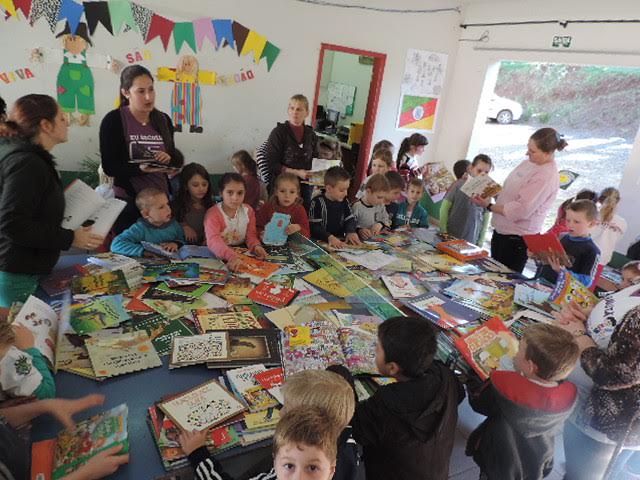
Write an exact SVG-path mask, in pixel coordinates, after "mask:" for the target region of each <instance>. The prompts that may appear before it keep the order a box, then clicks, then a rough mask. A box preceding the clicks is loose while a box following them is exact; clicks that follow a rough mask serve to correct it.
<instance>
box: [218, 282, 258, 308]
mask: <svg viewBox="0 0 640 480" xmlns="http://www.w3.org/2000/svg"><path fill="white" fill-rule="evenodd" d="M251 290H253V285H252V284H251V281H250V280H249V279H248V278H237V277H232V278H230V279H229V281H228V282H227V283H226V284H224V285H219V286H216V287H214V289H213V291H214V293H215V294H216V295H219V296H220V297H222V298H224V299H225V300H226V301H228V302H229V303H232V304H234V305H246V304H247V303H251V300H250V299H249V298H248V295H249V292H250V291H251Z"/></svg>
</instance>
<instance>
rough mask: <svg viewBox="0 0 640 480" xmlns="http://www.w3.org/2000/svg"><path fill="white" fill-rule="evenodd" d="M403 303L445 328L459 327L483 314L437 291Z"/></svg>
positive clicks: (478, 318) (479, 317)
mask: <svg viewBox="0 0 640 480" xmlns="http://www.w3.org/2000/svg"><path fill="white" fill-rule="evenodd" d="M403 303H404V304H405V305H406V306H407V307H409V308H410V309H411V310H413V311H414V312H416V313H417V314H418V315H420V316H421V317H423V318H426V319H427V320H429V321H430V322H432V323H433V324H435V325H437V326H438V327H440V328H443V329H445V330H449V329H451V328H457V327H459V326H460V325H465V324H467V323H470V322H475V321H477V320H480V319H481V318H482V314H480V313H478V312H476V311H475V310H471V309H470V308H467V307H465V306H464V305H460V304H459V303H457V302H454V301H453V300H451V299H449V298H447V297H445V296H444V295H440V294H439V293H435V292H430V293H425V294H424V295H421V296H419V297H416V298H412V299H410V300H406V301H404V302H403Z"/></svg>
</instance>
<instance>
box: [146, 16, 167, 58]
mask: <svg viewBox="0 0 640 480" xmlns="http://www.w3.org/2000/svg"><path fill="white" fill-rule="evenodd" d="M174 25H175V24H174V23H173V22H172V21H171V20H167V19H166V18H164V17H161V16H160V15H156V14H154V15H153V17H152V18H151V25H149V31H148V33H147V37H146V38H145V41H144V43H149V42H150V41H151V40H153V39H154V38H156V37H160V40H162V45H163V46H164V49H165V50H166V49H167V48H168V47H169V39H170V38H171V34H172V33H173V26H174Z"/></svg>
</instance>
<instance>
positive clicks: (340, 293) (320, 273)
mask: <svg viewBox="0 0 640 480" xmlns="http://www.w3.org/2000/svg"><path fill="white" fill-rule="evenodd" d="M302 279H303V280H305V281H306V282H309V283H310V284H312V285H315V286H316V287H320V288H321V289H322V290H325V291H326V292H328V293H330V294H331V295H335V296H336V297H342V298H346V297H348V296H349V295H351V294H352V292H351V291H350V290H348V289H347V288H345V287H344V286H343V285H341V284H340V283H339V282H338V281H337V280H336V279H335V278H334V277H333V276H332V275H331V274H330V273H329V272H328V271H327V270H326V269H324V268H319V269H318V270H316V271H315V272H311V273H309V274H307V275H305V276H304V277H302Z"/></svg>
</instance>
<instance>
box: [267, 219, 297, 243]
mask: <svg viewBox="0 0 640 480" xmlns="http://www.w3.org/2000/svg"><path fill="white" fill-rule="evenodd" d="M290 222H291V215H287V214H286V213H278V212H275V213H274V214H273V216H272V217H271V220H269V223H267V224H266V225H265V226H264V236H263V237H262V243H264V244H265V245H284V244H286V243H287V238H288V235H287V234H286V233H285V230H286V229H287V227H288V226H289V223H290Z"/></svg>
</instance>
